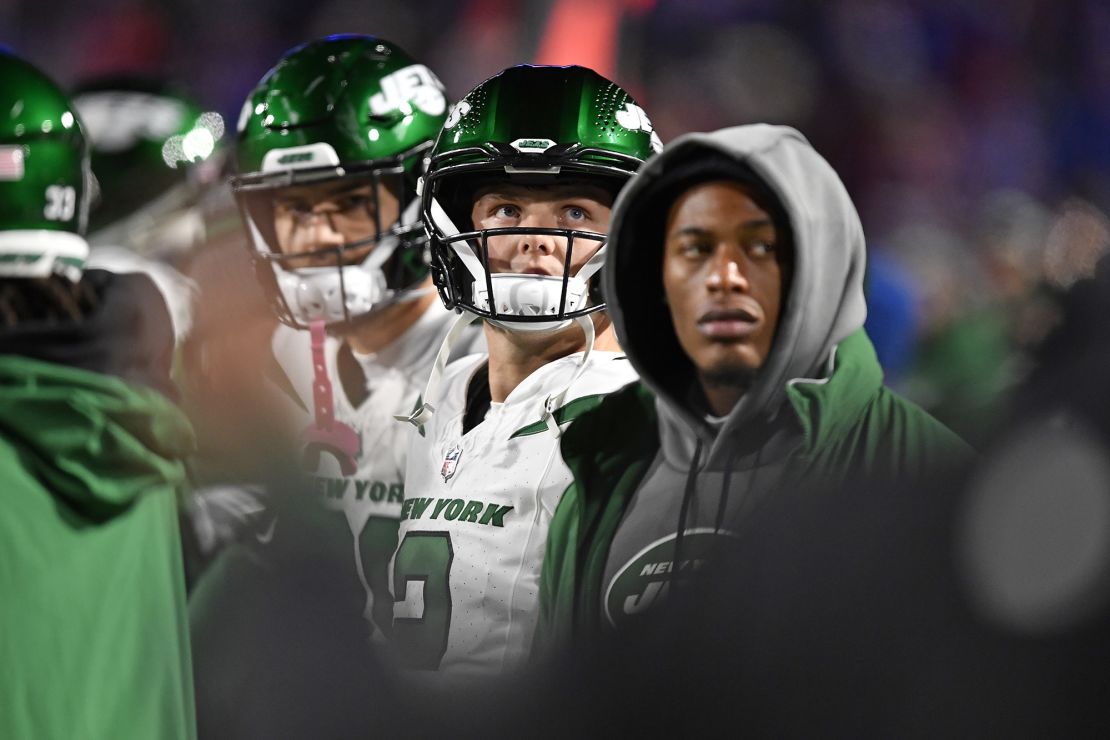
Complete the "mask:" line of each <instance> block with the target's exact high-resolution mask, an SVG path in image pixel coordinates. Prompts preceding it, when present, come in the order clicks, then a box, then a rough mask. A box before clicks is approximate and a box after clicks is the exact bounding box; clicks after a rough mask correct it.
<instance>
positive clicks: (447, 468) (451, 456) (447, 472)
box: [439, 445, 462, 483]
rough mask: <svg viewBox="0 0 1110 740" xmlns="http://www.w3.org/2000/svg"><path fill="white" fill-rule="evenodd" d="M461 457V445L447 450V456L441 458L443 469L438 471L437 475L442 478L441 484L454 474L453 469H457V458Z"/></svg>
mask: <svg viewBox="0 0 1110 740" xmlns="http://www.w3.org/2000/svg"><path fill="white" fill-rule="evenodd" d="M461 455H462V445H455V446H454V447H452V448H451V449H449V450H447V456H446V457H445V458H443V467H441V468H440V469H439V474H440V475H442V476H443V482H444V483H446V482H447V480H448V479H449V478H450V477H451V476H452V475H454V474H455V468H457V467H459V457H460V456H461Z"/></svg>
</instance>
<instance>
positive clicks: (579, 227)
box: [471, 185, 613, 276]
mask: <svg viewBox="0 0 1110 740" xmlns="http://www.w3.org/2000/svg"><path fill="white" fill-rule="evenodd" d="M612 205H613V202H612V198H611V197H610V196H609V194H608V192H607V191H605V189H603V188H599V187H593V186H589V185H554V186H548V187H527V188H525V187H519V186H515V185H504V186H496V187H490V188H485V189H484V190H482V191H480V192H479V194H478V197H477V199H476V200H475V201H474V207H473V208H472V210H471V219H472V221H473V223H474V228H475V229H502V228H510V227H521V228H546V229H573V230H576V231H592V232H595V233H598V234H605V233H607V232H608V230H609V213H610V210H611V207H612ZM488 245H489V264H490V271H491V272H509V273H516V274H533V275H554V276H561V275H562V274H563V265H564V263H565V261H566V256H567V238H566V237H564V236H556V235H552V234H535V233H523V234H503V235H501V236H491V237H489V242H488ZM600 248H601V242H600V241H598V240H595V239H586V238H577V239H574V240H573V246H572V250H573V251H572V254H571V261H570V272H571V275H576V274H577V273H578V270H579V268H581V267H582V265H584V264H585V263H586V261H587V260H589V258H590V257H592V256H593V255H594V253H595V252H597V250H598V249H600Z"/></svg>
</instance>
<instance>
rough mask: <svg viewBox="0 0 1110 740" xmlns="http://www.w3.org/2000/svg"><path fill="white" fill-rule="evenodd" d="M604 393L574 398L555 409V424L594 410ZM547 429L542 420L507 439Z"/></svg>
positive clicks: (521, 429)
mask: <svg viewBox="0 0 1110 740" xmlns="http://www.w3.org/2000/svg"><path fill="white" fill-rule="evenodd" d="M605 395H606V394H604V393H597V394H594V395H592V396H582V397H581V398H576V399H574V400H573V401H571V402H570V403H568V404H567V405H565V406H560V407H559V408H557V409H555V414H554V416H555V422H556V423H557V424H559V425H560V426H561V425H563V424H567V423H569V422H572V421H574V420H575V419H577V418H578V417H579V416H581V415H582V414H584V413H586V412H587V411H590V410H591V409H593V408H595V407H596V406H597V405H598V404H599V403H601V399H603V398H605ZM545 429H547V422H546V421H544V420H542V419H541V420H540V421H537V422H536V423H534V424H529V425H528V426H526V427H521V428H520V429H517V430H516V431H515V432H513V433H512V435H510V437H509V439H516V438H517V437H527V436H528V435H529V434H539V433H540V432H542V431H544V430H545Z"/></svg>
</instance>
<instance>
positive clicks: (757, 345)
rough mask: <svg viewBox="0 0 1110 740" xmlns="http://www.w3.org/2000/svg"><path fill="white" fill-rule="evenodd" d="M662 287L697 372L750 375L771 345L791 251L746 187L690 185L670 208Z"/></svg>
mask: <svg viewBox="0 0 1110 740" xmlns="http://www.w3.org/2000/svg"><path fill="white" fill-rule="evenodd" d="M666 223H667V225H666V232H665V236H664V246H663V289H664V292H665V293H666V296H667V303H668V305H669V306H670V310H671V319H672V320H673V322H674V329H675V333H676V334H677V335H678V341H679V344H680V345H682V349H683V350H684V351H685V352H686V354H687V355H688V356H689V357H690V360H691V361H692V362H693V363H694V366H695V367H697V369H698V372H699V374H700V375H701V376H702V378H703V379H704V378H706V377H710V376H712V377H715V378H719V379H722V380H723V379H727V378H730V377H739V378H750V375H751V374H752V373H753V372H754V371H755V370H758V369H759V368H760V367H762V365H763V363H764V361H766V359H767V355H768V354H769V353H770V351H771V342H772V340H773V339H774V336H775V328H776V327H777V326H778V321H779V311H780V309H781V307H782V293H783V284H784V279H785V277H786V275H787V269H788V268H787V264H786V262H785V259H784V258H786V257H788V255H786V254H784V252H785V251H786V250H784V249H783V250H780V249H778V248H777V247H778V244H777V242H778V234H777V233H776V230H775V226H774V223H772V221H771V217H770V215H769V214H768V213H767V212H766V211H765V210H763V209H762V208H760V207H759V206H758V205H756V203H755V202H754V201H753V200H752V199H751V197H749V195H748V192H747V191H746V190H745V188H744V187H743V186H742V185H740V184H738V183H736V182H732V181H727V180H721V181H712V182H707V183H702V184H699V185H695V186H694V187H692V188H690V189H689V190H687V191H685V192H684V193H683V194H682V195H680V196H679V197H678V199H677V200H676V201H675V202H674V204H673V205H672V206H671V209H670V212H669V214H668V216H667V222H666Z"/></svg>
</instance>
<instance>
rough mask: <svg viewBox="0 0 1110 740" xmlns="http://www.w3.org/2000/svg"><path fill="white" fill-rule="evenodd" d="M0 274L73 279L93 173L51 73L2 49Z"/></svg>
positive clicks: (80, 259)
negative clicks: (43, 71) (48, 73)
mask: <svg viewBox="0 0 1110 740" xmlns="http://www.w3.org/2000/svg"><path fill="white" fill-rule="evenodd" d="M0 111H3V114H2V115H0V277H49V276H51V275H61V276H64V277H66V278H69V279H70V280H73V281H77V280H79V279H80V277H81V272H82V270H83V269H84V266H85V260H86V258H87V257H88V254H89V247H88V244H87V243H86V241H85V239H84V237H83V234H84V232H85V225H86V222H87V220H88V211H89V193H90V185H91V182H92V175H91V171H90V169H89V155H88V148H87V146H86V143H85V136H84V133H83V132H82V129H81V121H80V119H79V118H78V117H77V115H76V114H75V112H74V109H73V107H72V106H71V105H70V102H69V100H68V99H67V98H66V96H65V95H64V94H63V93H62V91H61V90H60V89H59V88H58V86H57V85H55V84H54V83H53V82H52V81H51V80H50V78H48V77H47V76H46V75H44V74H43V73H42V72H40V71H39V70H38V69H36V68H35V67H33V66H32V65H31V64H29V63H28V62H26V61H24V60H23V59H21V58H19V57H17V56H15V55H14V54H12V53H10V52H8V51H5V50H4V49H2V48H0Z"/></svg>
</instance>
